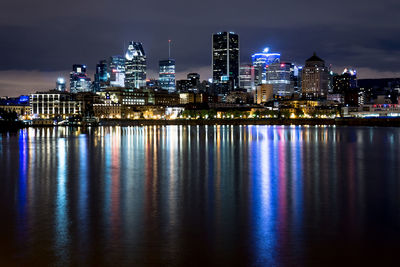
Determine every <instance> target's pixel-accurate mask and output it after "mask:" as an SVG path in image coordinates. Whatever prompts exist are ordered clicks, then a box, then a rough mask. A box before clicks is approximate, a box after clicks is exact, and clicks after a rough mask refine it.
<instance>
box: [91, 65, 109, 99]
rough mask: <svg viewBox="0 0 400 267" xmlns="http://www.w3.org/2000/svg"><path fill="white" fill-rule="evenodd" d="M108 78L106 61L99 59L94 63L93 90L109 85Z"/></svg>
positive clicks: (97, 90)
mask: <svg viewBox="0 0 400 267" xmlns="http://www.w3.org/2000/svg"><path fill="white" fill-rule="evenodd" d="M108 78H109V76H108V70H107V61H106V60H100V62H99V63H98V64H97V65H96V73H95V74H94V83H93V89H94V92H99V91H102V90H104V89H105V88H106V87H107V86H108V85H109V83H108Z"/></svg>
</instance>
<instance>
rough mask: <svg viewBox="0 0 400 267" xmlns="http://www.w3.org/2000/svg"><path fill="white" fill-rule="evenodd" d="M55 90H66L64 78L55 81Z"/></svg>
mask: <svg viewBox="0 0 400 267" xmlns="http://www.w3.org/2000/svg"><path fill="white" fill-rule="evenodd" d="M56 90H57V91H61V92H65V91H66V90H67V85H66V83H65V79H64V78H62V77H60V78H58V79H57V82H56Z"/></svg>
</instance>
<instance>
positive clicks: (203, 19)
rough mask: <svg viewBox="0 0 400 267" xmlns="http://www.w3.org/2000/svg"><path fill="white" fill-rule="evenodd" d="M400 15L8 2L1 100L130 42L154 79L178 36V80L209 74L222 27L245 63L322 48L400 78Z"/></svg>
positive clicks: (353, 8)
mask: <svg viewBox="0 0 400 267" xmlns="http://www.w3.org/2000/svg"><path fill="white" fill-rule="evenodd" d="M399 12H400V1H398V0H382V1H374V2H370V1H365V0H352V1H348V0H346V1H345V0H332V1H321V0H306V1H299V0H296V1H294V0H287V1H266V0H263V1H262V0H247V1H239V0H230V1H227V0H224V1H218V0H202V1H192V0H175V1H174V0H172V1H161V0H147V1H121V0H117V1H114V0H113V1H111V0H109V1H102V0H85V1H76V0H72V1H54V0H52V1H50V0H40V1H28V0H13V1H2V3H1V4H0V34H1V42H0V51H1V60H0V96H2V95H9V96H12V95H18V94H23V93H29V92H32V91H35V90H47V89H51V88H53V87H54V83H55V79H56V77H57V76H64V77H66V78H67V75H68V72H69V71H70V69H71V67H72V64H74V63H84V64H87V66H88V69H89V73H90V74H91V75H92V74H93V71H94V67H95V64H96V63H97V62H98V61H99V60H101V59H105V58H108V57H109V56H110V55H116V54H122V53H123V50H124V43H125V44H126V43H127V42H128V41H130V40H133V41H140V42H142V43H143V46H144V49H145V51H146V54H147V59H148V77H149V78H150V77H154V78H157V75H156V72H157V68H158V60H159V59H162V58H166V57H168V39H172V57H173V58H175V59H176V64H177V66H176V67H177V78H178V79H180V78H183V77H184V75H185V74H186V73H188V72H192V71H195V72H199V73H200V74H201V75H202V77H201V78H202V79H207V78H209V77H210V73H211V35H212V33H214V32H218V31H234V32H236V33H238V34H239V36H240V46H241V62H242V63H244V62H249V61H250V55H251V54H252V53H254V52H258V51H260V50H262V49H263V48H264V47H266V46H269V47H271V51H274V52H280V53H281V54H282V59H283V60H287V61H292V62H295V63H298V64H304V61H305V59H307V58H308V57H310V56H311V55H312V53H313V51H316V52H317V54H318V56H320V57H321V58H323V59H325V61H326V62H327V63H328V64H332V65H333V67H334V70H336V71H341V70H342V69H343V68H344V67H354V68H357V70H358V75H359V78H375V77H399V76H400V50H399V48H400V22H399V20H398V14H399ZM91 78H92V79H93V77H91Z"/></svg>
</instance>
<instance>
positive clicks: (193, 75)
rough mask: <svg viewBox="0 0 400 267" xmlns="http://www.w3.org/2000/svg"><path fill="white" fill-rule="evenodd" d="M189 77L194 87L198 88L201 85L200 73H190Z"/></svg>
mask: <svg viewBox="0 0 400 267" xmlns="http://www.w3.org/2000/svg"><path fill="white" fill-rule="evenodd" d="M187 79H188V80H189V81H190V84H191V86H192V88H197V87H198V86H199V85H200V74H198V73H194V72H193V73H189V74H188V75H187Z"/></svg>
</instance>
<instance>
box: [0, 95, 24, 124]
mask: <svg viewBox="0 0 400 267" xmlns="http://www.w3.org/2000/svg"><path fill="white" fill-rule="evenodd" d="M0 109H2V110H4V111H6V112H15V113H16V114H17V115H18V117H19V118H20V119H24V120H26V119H29V117H30V115H31V109H30V105H29V96H26V95H22V96H20V97H4V98H1V99H0Z"/></svg>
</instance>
